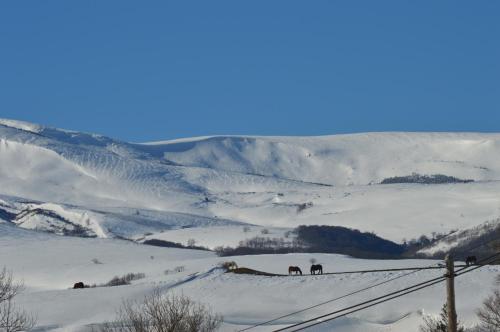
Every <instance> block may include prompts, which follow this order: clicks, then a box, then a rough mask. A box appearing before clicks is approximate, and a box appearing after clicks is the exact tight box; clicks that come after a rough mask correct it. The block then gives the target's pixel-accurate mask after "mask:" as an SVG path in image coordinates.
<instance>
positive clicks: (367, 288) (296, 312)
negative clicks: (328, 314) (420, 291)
mask: <svg viewBox="0 0 500 332" xmlns="http://www.w3.org/2000/svg"><path fill="white" fill-rule="evenodd" d="M418 271H420V270H415V271H411V272H408V273H405V274H402V275H399V276H396V277H394V278H391V279H388V280H385V281H382V282H379V283H377V284H374V285H371V286H368V287H365V288H362V289H359V290H357V291H354V292H351V293H348V294H344V295H342V296H339V297H336V298H334V299H331V300H328V301H325V302H321V303H318V304H315V305H312V306H310V307H307V308H304V309H301V310H298V311H295V312H292V313H289V314H286V315H283V316H280V317H276V318H273V319H271V320H268V321H265V322H262V323H258V324H255V325H252V326H250V327H247V328H244V329H242V330H238V332H243V331H248V330H251V329H254V328H256V327H259V326H262V325H267V324H269V323H273V322H275V321H277V320H280V319H283V318H286V317H290V316H293V315H296V314H300V313H302V312H304V311H307V310H311V309H314V308H317V307H320V306H322V305H325V304H328V303H332V302H335V301H338V300H341V299H344V298H346V297H349V296H352V295H355V294H358V293H361V292H364V291H366V290H369V289H372V288H375V287H378V286H381V285H384V284H387V283H389V282H391V281H394V280H397V279H400V278H403V277H406V276H409V275H411V274H414V273H417V272H418Z"/></svg>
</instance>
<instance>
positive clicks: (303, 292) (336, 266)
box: [0, 224, 500, 332]
mask: <svg viewBox="0 0 500 332" xmlns="http://www.w3.org/2000/svg"><path fill="white" fill-rule="evenodd" d="M311 258H316V259H317V260H318V262H320V263H321V264H323V266H324V269H325V272H334V271H349V270H359V269H373V268H378V269H380V268H396V267H408V266H428V265H433V264H436V263H437V261H432V260H383V261H378V260H362V259H353V258H350V257H347V256H341V255H329V254H288V255H263V256H240V257H230V258H229V259H231V260H235V261H236V262H237V263H238V264H239V265H240V266H245V267H249V268H254V269H258V270H261V271H267V272H275V273H285V274H286V272H287V267H288V266H289V265H298V266H300V267H302V269H303V270H307V267H308V266H309V260H310V259H311ZM93 259H97V260H98V261H99V262H100V263H101V264H95V263H93V262H92V260H93ZM0 261H1V262H2V264H5V265H6V266H8V267H9V269H11V270H12V271H13V272H14V274H15V276H16V277H18V278H20V279H23V280H24V283H25V286H26V290H25V292H24V293H23V294H22V295H21V296H19V297H18V298H17V304H18V305H20V306H22V307H23V308H25V309H26V310H28V311H30V312H33V313H34V314H36V315H37V317H38V323H37V325H38V327H39V329H40V330H46V331H89V330H90V327H89V326H90V325H91V324H100V323H102V322H104V321H108V320H112V319H113V317H114V315H115V310H116V309H117V308H118V307H119V306H120V304H121V302H122V301H123V300H124V299H134V300H140V299H141V298H142V297H143V296H145V295H147V294H149V293H150V292H152V291H153V290H154V289H155V288H160V289H161V290H162V291H163V292H175V293H182V294H184V295H187V296H189V297H192V298H193V299H195V300H197V301H200V302H202V303H206V304H208V305H210V306H211V307H212V308H213V310H214V311H216V312H219V313H221V314H223V316H224V322H225V323H224V326H223V331H235V330H237V329H241V328H243V327H246V326H249V325H252V324H255V323H258V322H262V321H264V320H268V319H271V318H274V317H276V316H279V315H283V314H287V313H290V312H292V311H296V310H299V309H302V308H303V307H306V306H310V305H313V304H317V303H319V302H322V301H326V300H329V299H332V298H335V297H338V296H341V295H343V294H346V293H349V292H352V291H355V290H358V289H361V288H364V287H366V286H369V285H372V284H374V283H378V282H381V281H384V280H387V279H389V278H392V277H395V276H398V275H400V274H401V273H404V272H392V273H391V272H385V273H364V274H346V275H322V276H303V277H300V276H292V277H263V276H252V275H235V274H225V273H223V271H222V270H220V269H217V268H216V267H217V265H218V264H219V263H220V262H222V261H224V258H219V257H216V256H214V254H213V253H211V252H206V251H196V250H185V249H170V248H168V249H167V248H158V247H152V246H145V245H139V244H134V243H130V242H127V241H120V240H110V239H82V238H72V237H58V236H54V235H49V234H44V233H35V232H32V231H26V230H22V229H19V228H16V227H13V226H9V225H5V224H0ZM179 266H183V267H184V270H183V271H181V272H172V271H173V270H175V268H176V267H179ZM166 270H168V271H169V273H168V274H165V271H166ZM129 272H136V273H137V272H141V273H145V274H146V278H144V279H141V280H137V281H134V282H133V283H132V285H129V286H118V287H98V288H89V289H83V290H72V289H69V288H70V287H71V286H72V285H73V283H75V282H77V281H83V282H85V283H86V284H93V283H97V284H99V283H104V282H106V281H108V280H110V279H111V278H112V277H113V276H115V275H123V274H126V273H129ZM498 273H500V267H492V266H491V267H486V268H483V269H480V270H478V271H475V272H472V273H470V274H466V275H464V276H462V277H459V278H458V279H457V299H458V314H459V317H460V319H461V320H462V321H463V322H464V323H466V324H469V325H470V324H473V323H474V322H476V318H475V315H474V310H475V309H476V308H477V307H478V306H480V304H481V301H482V300H483V299H484V298H485V297H486V296H487V295H488V294H489V293H490V292H491V289H492V287H493V285H494V284H493V279H494V278H495V276H496V275H497V274H498ZM441 274H442V271H439V270H424V271H420V272H417V273H415V274H412V275H410V276H407V277H403V278H400V279H397V280H396V281H393V282H391V283H388V284H385V285H383V286H380V287H377V288H373V289H371V290H369V291H366V292H363V293H359V294H357V295H355V296H351V297H348V298H346V299H343V300H342V301H337V302H333V303H331V304H329V305H326V306H324V307H319V308H316V309H314V310H311V311H308V312H304V313H302V314H300V315H296V316H292V317H289V318H286V319H283V320H281V321H278V322H276V324H274V325H270V326H267V327H263V328H260V329H257V331H271V330H273V329H276V328H277V327H279V326H284V324H292V323H296V322H300V321H301V320H304V319H307V318H310V317H313V316H317V315H320V314H323V313H326V312H329V311H333V310H335V309H338V308H342V307H345V306H348V305H352V304H355V303H358V302H361V301H363V300H366V299H370V298H373V297H376V296H380V295H382V294H384V293H387V292H390V291H394V290H398V289H402V288H404V287H406V286H408V285H411V284H414V283H417V282H421V281H423V280H426V279H431V278H433V277H436V276H439V275H441ZM444 295H445V291H444V285H443V284H440V285H436V286H434V287H432V288H429V289H426V290H424V291H422V292H418V293H414V294H413V295H412V296H409V297H404V298H401V299H399V300H395V301H394V302H388V303H386V304H384V305H383V306H377V307H374V308H372V309H370V310H366V311H362V312H359V313H357V314H354V315H350V316H348V317H347V318H345V319H342V320H339V321H338V322H337V321H336V322H335V324H333V325H332V324H327V325H325V326H320V327H321V328H320V329H315V331H329V330H331V329H332V328H333V326H335V328H336V331H340V332H346V331H367V329H368V330H369V331H401V332H402V331H405V332H413V331H415V332H416V331H418V325H419V324H420V323H421V319H422V317H421V314H422V312H425V313H428V314H437V313H438V312H439V310H440V307H441V305H442V303H443V301H444V298H445V296H444Z"/></svg>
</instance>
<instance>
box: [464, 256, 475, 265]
mask: <svg viewBox="0 0 500 332" xmlns="http://www.w3.org/2000/svg"><path fill="white" fill-rule="evenodd" d="M476 262H477V259H476V256H467V258H466V259H465V264H466V265H467V266H469V265H475V264H476Z"/></svg>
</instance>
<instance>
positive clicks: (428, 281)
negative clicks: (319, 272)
mask: <svg viewBox="0 0 500 332" xmlns="http://www.w3.org/2000/svg"><path fill="white" fill-rule="evenodd" d="M444 279H445V277H443V276H441V277H437V278H433V279H430V280H426V281H424V282H421V283H418V284H415V285H412V286H410V287H406V288H403V289H401V290H398V291H394V292H391V293H388V294H385V295H383V296H379V297H376V298H374V299H371V300H367V301H364V302H361V303H358V304H356V305H352V306H349V307H347V308H344V309H340V310H336V311H333V312H330V313H328V314H324V315H321V316H317V317H314V318H312V319H308V320H306V321H303V322H301V323H298V324H294V325H292V326H288V327H284V328H281V329H277V330H274V331H273V332H279V331H285V330H288V329H289V328H291V327H296V326H299V325H303V324H307V323H311V322H313V321H315V320H317V319H321V318H325V317H328V316H331V315H335V314H338V313H341V312H343V311H346V310H350V309H353V308H356V307H359V306H361V305H365V304H368V303H371V302H374V301H378V300H381V299H384V298H386V297H388V296H392V295H396V294H399V293H401V292H404V291H407V290H409V289H412V288H415V287H419V286H423V285H427V284H429V283H431V282H436V281H439V282H441V281H443V280H444Z"/></svg>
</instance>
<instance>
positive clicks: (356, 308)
mask: <svg viewBox="0 0 500 332" xmlns="http://www.w3.org/2000/svg"><path fill="white" fill-rule="evenodd" d="M499 255H500V252H499V253H496V254H494V255H491V256H490V257H488V258H485V259H483V260H481V262H486V261H487V262H486V263H484V264H481V263H480V264H478V265H477V266H474V267H473V268H470V269H468V270H466V269H467V267H465V268H462V269H460V270H457V271H456V272H460V271H462V272H461V273H456V276H460V275H463V274H466V273H469V272H472V271H474V270H477V269H479V268H481V267H483V266H485V265H487V264H490V263H493V262H495V261H496V260H497V259H493V260H491V259H492V258H495V256H499ZM464 270H466V271H464ZM437 279H439V280H437ZM444 280H446V277H439V278H435V279H431V280H427V281H425V282H423V283H419V284H416V285H413V286H410V287H407V288H404V289H402V290H399V291H397V292H392V293H389V294H386V295H383V296H380V297H378V298H375V299H372V300H368V301H365V302H362V303H359V304H356V305H353V306H350V307H347V308H344V309H341V310H337V311H334V312H331V313H328V314H325V315H321V316H318V317H315V318H312V319H309V320H306V321H304V322H301V323H298V324H294V325H291V326H288V327H286V328H281V329H278V330H274V331H273V332H278V331H285V330H289V329H290V328H294V327H298V326H301V325H304V324H307V323H311V322H313V321H316V320H318V319H322V318H325V317H328V316H331V315H335V314H337V313H341V312H344V311H346V310H351V309H353V310H351V311H348V312H344V313H342V314H340V315H337V316H335V317H331V318H328V319H325V320H323V321H320V322H315V323H314V324H311V325H308V326H305V327H299V328H298V329H295V330H291V331H290V332H296V331H301V330H304V329H306V328H310V327H313V326H315V325H319V324H323V323H325V322H328V321H332V320H334V319H337V318H340V317H344V316H347V315H349V314H352V313H355V312H358V311H361V310H364V309H367V308H370V307H373V306H375V305H378V304H381V303H384V302H387V301H390V300H393V299H395V298H398V297H401V296H404V295H407V294H410V293H413V292H416V291H418V290H421V289H423V288H427V287H431V286H433V285H436V284H438V283H441V282H443V281H444ZM415 287H417V288H415ZM360 306H362V307H360Z"/></svg>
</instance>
